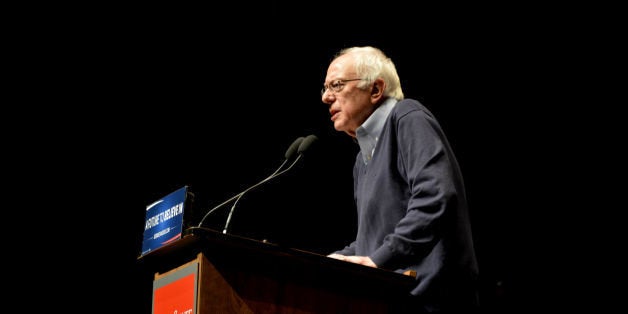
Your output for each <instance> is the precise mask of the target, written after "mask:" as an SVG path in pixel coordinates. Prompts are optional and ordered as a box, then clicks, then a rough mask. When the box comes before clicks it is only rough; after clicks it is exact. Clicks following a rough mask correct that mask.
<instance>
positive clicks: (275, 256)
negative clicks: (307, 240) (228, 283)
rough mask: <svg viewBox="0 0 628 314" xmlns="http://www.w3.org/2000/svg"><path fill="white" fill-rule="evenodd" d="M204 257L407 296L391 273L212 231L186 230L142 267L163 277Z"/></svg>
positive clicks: (409, 282)
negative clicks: (185, 264) (374, 288)
mask: <svg viewBox="0 0 628 314" xmlns="http://www.w3.org/2000/svg"><path fill="white" fill-rule="evenodd" d="M199 253H203V254H204V255H205V256H206V257H207V258H208V259H209V260H210V261H211V262H212V263H213V264H215V265H217V266H218V267H231V268H239V269H246V270H247V271H254V272H261V273H268V274H269V275H270V276H289V277H291V278H297V279H298V278H301V279H303V280H308V281H312V280H315V281H321V280H323V281H327V282H333V283H337V284H339V285H347V284H351V285H368V286H373V287H377V290H380V291H385V292H386V293H390V292H392V291H393V290H394V291H397V292H402V293H403V291H409V290H410V289H411V288H412V287H413V286H414V285H415V284H416V281H415V279H414V278H413V277H411V276H407V275H404V274H401V273H397V272H393V271H390V270H385V269H380V268H373V267H368V266H364V265H358V264H354V263H350V262H345V261H340V260H337V259H333V258H329V257H327V256H325V255H321V254H317V253H313V252H309V251H305V250H299V249H295V248H288V247H282V246H279V245H277V244H273V243H268V242H265V241H260V240H254V239H250V238H246V237H241V236H237V235H230V234H223V233H220V232H218V231H216V230H213V229H208V228H203V227H191V228H188V229H186V230H185V231H184V232H183V236H182V238H181V239H179V240H178V241H175V242H173V243H170V244H168V245H165V246H164V247H161V248H159V249H157V250H155V251H153V252H151V253H149V254H147V255H145V256H142V257H141V259H140V260H141V261H142V262H144V263H146V267H149V268H150V269H152V270H154V271H156V272H163V271H167V270H169V269H171V268H173V267H176V266H178V265H181V264H183V263H185V262H187V261H189V260H192V259H194V258H195V257H196V255H197V254H199Z"/></svg>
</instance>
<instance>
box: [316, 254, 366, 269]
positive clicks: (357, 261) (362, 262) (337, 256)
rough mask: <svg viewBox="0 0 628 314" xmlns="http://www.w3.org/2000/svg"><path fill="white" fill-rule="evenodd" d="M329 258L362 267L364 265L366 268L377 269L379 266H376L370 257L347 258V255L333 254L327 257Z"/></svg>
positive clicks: (353, 256)
mask: <svg viewBox="0 0 628 314" xmlns="http://www.w3.org/2000/svg"><path fill="white" fill-rule="evenodd" d="M327 257H330V258H334V259H337V260H341V261H345V262H350V263H354V264H360V265H364V266H369V267H375V268H377V265H375V263H373V261H372V260H371V258H370V257H368V256H355V255H352V256H346V255H342V254H336V253H333V254H329V255H327Z"/></svg>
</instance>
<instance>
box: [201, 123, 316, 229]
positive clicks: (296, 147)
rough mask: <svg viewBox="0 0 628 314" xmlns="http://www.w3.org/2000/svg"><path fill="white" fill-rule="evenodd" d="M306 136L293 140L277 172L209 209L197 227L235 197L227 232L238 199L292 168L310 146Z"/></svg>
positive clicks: (228, 219) (227, 223)
mask: <svg viewBox="0 0 628 314" xmlns="http://www.w3.org/2000/svg"><path fill="white" fill-rule="evenodd" d="M308 137H309V136H308ZM305 139H306V138H304V137H299V138H297V139H296V140H294V142H292V144H290V146H289V147H288V149H287V150H286V153H285V154H284V157H285V159H284V161H283V162H282V163H281V165H280V166H279V167H278V168H277V170H275V172H273V173H272V174H271V175H270V176H268V177H266V178H265V179H263V180H262V181H260V182H258V183H256V184H254V185H252V186H251V187H249V188H247V189H246V190H244V191H242V192H240V193H238V194H236V195H234V196H232V197H231V198H229V199H228V200H226V201H224V202H222V203H220V204H218V205H216V206H215V207H214V208H212V209H211V210H210V211H208V212H207V213H206V214H205V216H203V219H201V221H200V222H199V223H198V225H197V227H201V226H202V225H203V222H204V221H205V219H206V218H207V217H208V216H209V215H210V214H211V213H213V212H214V211H216V210H217V209H219V208H221V207H223V206H224V205H225V204H227V203H229V202H231V201H233V200H234V199H235V200H236V201H235V203H234V204H233V206H232V207H231V211H230V212H229V216H228V217H227V222H226V224H225V228H224V230H223V233H227V227H228V225H229V222H230V220H231V215H232V214H233V211H234V209H235V205H236V204H237V202H238V200H240V198H241V197H242V196H243V195H244V194H245V193H246V192H248V191H250V190H252V189H254V188H256V187H257V186H259V185H261V184H263V183H264V182H267V181H268V180H270V179H272V178H274V177H276V176H279V175H281V174H283V173H284V172H286V171H288V170H290V168H292V166H294V164H296V161H297V160H298V159H299V158H300V157H301V154H302V153H303V151H304V150H305V149H307V147H309V145H311V143H310V144H308V145H307V146H303V145H302V144H303V142H304V141H305ZM311 141H312V140H311V139H310V140H308V143H309V142H311ZM295 153H298V154H299V155H298V157H297V158H296V160H295V161H294V162H293V163H292V164H291V165H290V167H288V168H286V169H284V170H283V171H281V172H280V170H281V169H282V168H283V167H284V166H285V164H286V163H287V162H288V161H289V160H290V159H292V158H293V157H294V155H295Z"/></svg>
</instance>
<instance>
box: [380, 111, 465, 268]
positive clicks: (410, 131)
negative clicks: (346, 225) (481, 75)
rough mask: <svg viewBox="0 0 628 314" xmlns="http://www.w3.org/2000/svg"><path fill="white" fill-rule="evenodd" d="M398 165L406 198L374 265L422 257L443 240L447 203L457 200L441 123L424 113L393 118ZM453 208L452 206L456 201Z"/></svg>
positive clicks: (418, 112) (385, 266)
mask: <svg viewBox="0 0 628 314" xmlns="http://www.w3.org/2000/svg"><path fill="white" fill-rule="evenodd" d="M394 127H395V133H396V136H397V137H396V143H397V150H398V158H397V161H396V162H397V166H396V167H397V169H398V171H399V173H400V174H401V176H400V177H401V178H402V179H403V180H405V181H406V184H407V187H408V191H409V196H408V197H409V199H408V202H407V207H406V208H405V216H403V217H402V218H401V219H400V220H399V221H398V223H397V224H396V225H395V228H394V231H393V232H392V233H390V234H388V235H386V236H385V237H384V241H383V243H382V245H381V246H380V247H379V248H378V249H376V250H375V251H374V252H373V253H372V254H371V255H370V258H371V259H372V260H373V262H374V263H375V264H377V265H378V267H384V268H394V267H396V266H395V265H398V264H404V263H405V262H406V261H407V259H413V260H416V259H417V258H422V257H425V256H426V255H427V254H429V252H430V251H431V250H432V249H433V248H434V246H435V245H437V243H438V242H439V241H440V240H441V231H442V230H443V228H442V223H443V219H444V216H445V212H446V209H447V207H448V206H452V203H453V204H455V202H456V196H455V195H456V190H455V186H456V184H455V180H457V178H456V173H455V171H454V169H453V167H454V166H453V163H452V160H451V157H452V156H450V150H449V149H448V147H447V141H446V139H445V137H444V133H443V132H442V130H441V128H440V126H439V124H438V123H437V122H436V120H435V119H434V118H433V116H432V115H430V114H429V113H428V112H425V111H422V110H411V111H409V112H406V113H405V114H404V115H402V116H400V117H399V118H398V119H397V124H396V125H395V126H394ZM454 206H455V205H454Z"/></svg>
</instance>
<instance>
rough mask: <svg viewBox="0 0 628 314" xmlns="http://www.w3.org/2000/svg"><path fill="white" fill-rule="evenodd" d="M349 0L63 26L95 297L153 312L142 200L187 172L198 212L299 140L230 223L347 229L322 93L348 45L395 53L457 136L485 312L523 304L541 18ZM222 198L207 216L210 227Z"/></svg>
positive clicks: (348, 216) (341, 144) (340, 148)
mask: <svg viewBox="0 0 628 314" xmlns="http://www.w3.org/2000/svg"><path fill="white" fill-rule="evenodd" d="M355 5H358V4H357V3H356V4H351V5H349V4H346V5H342V4H336V3H318V4H316V5H311V6H308V5H306V6H303V7H300V6H297V5H288V6H285V5H280V4H278V3H275V2H273V3H270V4H268V3H266V4H256V5H252V6H250V5H248V4H247V5H246V8H236V5H235V4H231V5H227V7H228V8H227V9H225V8H223V9H220V10H218V9H215V8H203V9H199V8H182V7H178V8H171V7H155V6H149V7H145V8H133V10H122V9H121V10H120V11H116V12H115V13H112V14H110V15H107V16H105V17H102V16H101V17H99V18H98V19H97V21H98V23H93V21H92V23H90V22H89V21H87V20H89V18H87V17H86V18H85V19H86V21H85V23H86V24H88V25H89V26H90V27H89V28H87V30H82V31H77V30H75V28H72V29H73V30H75V31H76V35H77V37H81V36H79V35H82V36H83V37H85V38H87V39H86V43H87V48H84V49H85V51H86V52H85V53H84V54H80V55H79V54H77V58H79V59H80V60H82V61H81V62H80V64H81V67H80V68H81V71H80V73H89V76H88V77H90V78H91V77H94V76H96V77H97V78H95V79H94V80H91V81H90V80H89V79H86V81H83V82H82V83H81V85H80V86H81V87H82V88H81V90H80V92H81V95H85V98H84V99H85V100H90V104H88V106H90V108H91V109H92V110H93V109H96V112H95V113H93V114H92V112H94V111H90V114H89V116H85V118H84V119H82V120H81V122H80V123H82V124H84V125H85V126H86V127H90V128H97V129H99V132H97V133H96V134H97V135H96V134H95V135H92V136H93V138H92V139H91V140H90V141H89V142H88V143H96V142H98V143H99V145H91V144H88V145H89V146H90V148H93V152H90V153H94V155H96V156H97V157H98V158H99V160H100V161H99V162H97V163H96V164H94V168H96V169H97V170H94V171H93V172H89V173H87V174H86V175H88V176H90V177H91V179H92V180H93V179H94V178H96V180H100V178H102V180H101V181H100V182H97V183H94V184H93V186H91V187H93V189H91V192H90V193H86V194H85V195H84V196H85V197H87V198H90V199H92V200H98V201H102V203H101V204H102V205H104V206H105V207H106V208H105V210H104V211H99V212H98V214H95V213H94V218H93V219H91V221H92V223H93V225H92V227H94V226H98V229H99V230H102V233H101V234H100V235H98V236H96V238H98V237H101V238H104V239H102V241H99V242H98V244H94V245H93V246H92V249H85V250H82V251H81V252H82V253H81V254H83V253H85V254H88V255H89V256H90V257H91V260H92V261H95V262H96V263H97V264H98V269H101V271H103V272H105V273H104V274H99V278H100V279H99V280H102V279H105V280H107V281H109V282H114V283H116V284H117V289H118V290H117V292H116V297H115V298H113V299H111V302H104V304H103V305H102V306H104V307H109V306H110V307H111V308H112V309H116V310H122V312H128V313H149V312H150V302H151V295H150V294H151V284H152V274H150V273H147V272H146V271H145V270H144V269H142V268H141V267H140V266H139V265H138V263H137V261H136V258H137V256H138V255H139V253H140V250H141V241H142V233H143V223H144V218H145V217H144V214H145V207H146V205H148V204H149V203H151V202H153V201H155V200H157V199H159V198H160V197H162V196H164V195H166V194H168V193H170V192H172V191H174V190H176V189H178V188H179V187H182V186H184V185H188V186H190V188H191V190H192V191H193V192H194V193H195V195H196V201H195V209H196V210H198V211H207V210H209V209H210V208H212V207H214V206H215V205H217V204H220V203H221V202H223V201H224V200H226V199H228V198H230V197H232V196H233V195H235V194H236V193H239V192H240V191H243V190H244V189H246V188H247V187H249V186H251V185H253V184H255V183H257V182H258V181H260V180H262V179H263V178H265V177H266V176H268V175H269V174H271V173H272V172H273V171H275V169H276V168H277V167H278V166H279V165H280V163H281V162H282V159H283V157H284V153H285V151H286V149H287V148H288V146H289V145H290V143H292V141H293V140H294V139H296V138H297V137H299V136H306V135H309V134H315V135H317V136H318V137H319V141H318V142H317V143H316V145H314V146H313V147H311V149H310V150H309V151H307V152H306V154H305V156H304V158H303V159H302V160H301V161H300V163H299V164H297V165H296V166H295V167H294V168H293V169H292V170H291V171H290V172H288V173H286V174H284V175H283V176H281V177H277V178H275V179H274V180H273V181H270V182H268V183H266V184H264V185H262V186H260V187H258V188H257V189H255V190H252V191H250V192H249V193H247V194H246V195H245V196H244V197H243V198H242V199H241V201H240V202H239V204H238V206H237V208H236V211H235V213H234V215H233V218H232V221H231V224H230V232H231V233H233V234H236V235H242V236H247V237H250V238H253V239H266V240H268V241H270V242H273V243H277V244H281V245H284V246H288V247H293V248H298V249H304V250H309V251H312V252H317V253H328V252H330V251H332V250H335V249H338V248H340V247H342V246H344V245H345V244H347V243H349V242H350V241H351V239H352V237H353V235H354V232H355V212H354V210H355V209H354V206H353V203H352V201H353V199H352V181H351V175H352V165H353V161H354V158H355V154H356V153H357V150H358V147H357V145H356V144H354V143H353V142H352V140H351V139H350V138H349V137H348V136H347V135H345V134H341V133H338V132H336V131H335V130H334V129H333V126H332V123H331V121H330V120H329V114H328V112H327V107H326V105H324V104H323V103H322V102H321V100H320V89H321V86H322V82H323V80H324V77H325V72H326V69H327V65H328V63H329V61H330V60H331V58H332V56H333V54H334V53H335V52H337V51H338V50H339V49H341V48H345V47H349V46H354V45H373V46H377V47H379V48H381V49H382V50H383V51H384V52H385V53H387V54H388V55H389V56H390V57H391V58H392V59H393V61H394V62H395V63H396V65H397V70H398V72H399V75H400V76H401V79H402V87H403V89H404V92H405V94H406V96H407V97H410V98H415V99H418V100H419V101H421V102H422V103H423V104H424V105H426V106H427V107H428V108H429V109H430V110H432V112H433V113H434V114H435V115H436V117H437V119H438V120H439V121H440V122H441V124H442V126H443V128H444V130H445V132H446V133H447V135H448V137H449V140H450V141H451V143H452V145H453V148H454V151H455V153H456V155H457V157H458V160H459V162H460V165H461V167H462V171H463V174H464V176H465V182H466V185H467V192H468V198H469V204H470V209H471V218H472V223H473V235H474V241H475V244H476V249H477V253H478V258H479V263H480V271H481V280H482V294H481V298H482V302H483V306H484V308H485V309H486V310H487V311H493V310H494V311H496V312H497V311H499V310H501V309H504V308H507V307H510V306H513V307H515V308H522V307H525V306H526V304H527V303H526V302H528V301H529V300H523V297H520V295H526V294H525V293H523V294H522V292H524V291H527V290H526V288H527V286H526V284H527V283H529V282H532V281H535V280H536V279H538V278H536V277H535V276H539V275H535V274H534V273H533V272H532V270H531V269H533V267H532V266H534V265H535V263H538V261H536V260H534V258H533V256H535V254H532V251H533V249H532V248H531V244H530V243H533V242H535V241H536V240H538V239H537V238H535V237H540V235H535V233H530V232H528V233H527V236H528V238H527V239H526V240H525V241H524V240H523V239H522V238H521V236H520V235H521V234H522V232H521V230H523V229H525V228H527V223H528V222H530V220H531V219H532V218H530V216H528V215H529V214H528V213H529V212H528V211H529V208H530V207H529V205H530V203H532V198H534V197H536V196H535V195H538V194H539V193H540V192H541V191H539V190H531V189H532V188H531V186H530V182H531V181H532V177H535V176H536V175H537V174H535V173H534V171H533V170H534V169H533V167H532V166H531V165H532V164H534V162H535V160H536V159H537V158H539V156H538V155H532V154H531V148H533V147H534V148H535V150H536V151H542V150H543V147H540V148H539V145H543V144H542V143H540V142H536V141H533V140H532V138H534V137H535V136H536V135H538V134H535V132H539V131H537V130H539V129H540V127H542V125H543V124H544V123H545V122H546V121H542V120H541V121H538V120H536V118H535V114H533V113H531V112H532V108H531V107H532V106H534V100H536V95H537V93H539V88H540V89H543V87H539V86H536V87H535V88H531V87H530V86H531V85H530V84H529V83H530V82H529V80H530V79H529V77H530V74H532V75H537V74H536V72H537V70H538V69H539V68H540V65H539V63H538V61H539V58H538V57H535V55H536V53H537V51H538V49H539V47H541V46H544V45H546V44H547V43H548V42H549V41H548V40H544V39H542V38H538V37H537V38H532V37H531V36H532V35H537V34H538V31H532V32H531V30H530V28H529V23H521V22H525V21H526V19H524V18H523V17H518V16H513V15H512V14H504V15H493V14H489V13H487V11H484V10H483V8H477V7H475V8H464V7H459V8H446V9H443V8H439V9H432V8H423V9H420V10H415V11H410V10H408V9H407V8H403V7H402V8H397V7H393V8H391V10H390V11H387V10H386V9H385V8H384V7H382V8H379V9H377V10H376V11H377V13H373V12H372V11H370V10H366V9H365V8H362V9H358V10H355V11H351V10H350V9H351V8H353V7H354V6H355ZM469 9H474V10H473V11H472V12H473V13H471V11H469ZM369 12H370V13H369ZM367 13H368V14H367ZM73 39H74V36H73V35H68V37H67V40H68V41H73ZM541 79H542V78H541ZM536 82H538V80H537V81H536ZM533 119H534V120H533ZM530 125H534V126H536V128H530ZM524 130H525V131H524ZM77 131H80V130H77ZM550 158H551V157H550ZM90 182H92V181H90ZM88 188H90V187H89V186H88ZM96 190H97V192H96ZM93 203H94V202H92V204H93ZM105 203H106V205H105ZM229 205H231V204H229ZM229 205H228V206H226V207H224V208H222V209H220V210H218V211H216V212H215V213H214V214H213V215H212V216H210V217H209V218H208V219H207V220H206V224H205V225H206V226H207V227H211V228H215V229H218V230H221V229H222V227H223V226H224V223H225V219H226V214H227V212H228V210H229V208H230V206H229ZM103 225H104V226H103ZM84 228H87V226H86V227H84ZM252 262H254V260H252ZM103 277H106V278H103ZM94 280H95V281H96V282H98V280H96V279H94ZM99 287H101V286H100V285H99ZM99 291H100V290H99ZM81 292H84V291H81ZM90 295H91V294H90ZM526 297H527V295H526ZM93 298H96V297H95V296H93ZM88 299H89V298H88Z"/></svg>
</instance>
